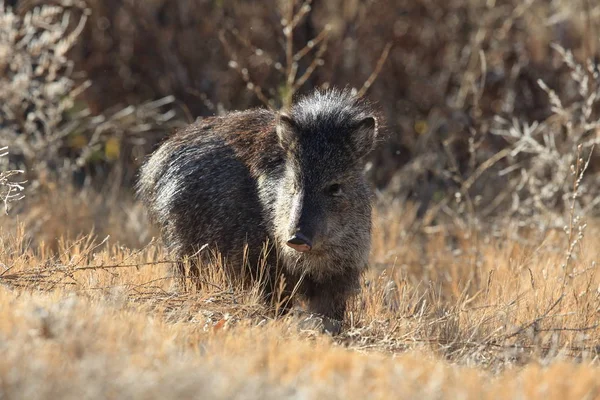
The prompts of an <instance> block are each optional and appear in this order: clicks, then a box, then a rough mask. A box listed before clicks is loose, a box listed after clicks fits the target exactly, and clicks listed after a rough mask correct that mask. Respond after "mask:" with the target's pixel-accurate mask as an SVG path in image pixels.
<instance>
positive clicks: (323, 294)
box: [305, 277, 358, 335]
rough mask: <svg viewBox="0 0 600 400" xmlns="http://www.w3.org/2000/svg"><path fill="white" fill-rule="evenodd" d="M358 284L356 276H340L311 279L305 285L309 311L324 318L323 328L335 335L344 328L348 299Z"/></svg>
mask: <svg viewBox="0 0 600 400" xmlns="http://www.w3.org/2000/svg"><path fill="white" fill-rule="evenodd" d="M357 284H358V278H356V277H340V278H338V279H331V280H328V281H325V282H314V281H311V280H309V281H308V282H306V285H305V295H306V298H307V299H308V311H309V312H310V313H313V314H317V315H318V316H320V317H321V318H322V329H323V330H324V331H327V332H329V333H331V334H333V335H337V334H339V333H340V331H341V330H342V321H343V319H344V313H345V312H346V301H347V300H348V297H349V296H350V293H351V290H352V288H354V287H356V285H357Z"/></svg>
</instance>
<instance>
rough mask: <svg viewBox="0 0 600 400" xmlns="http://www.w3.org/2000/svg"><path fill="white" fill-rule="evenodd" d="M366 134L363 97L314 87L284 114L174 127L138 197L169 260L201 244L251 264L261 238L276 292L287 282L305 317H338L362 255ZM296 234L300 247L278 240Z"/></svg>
mask: <svg viewBox="0 0 600 400" xmlns="http://www.w3.org/2000/svg"><path fill="white" fill-rule="evenodd" d="M376 136H377V120H376V118H375V116H374V113H373V110H372V109H371V107H370V106H369V104H368V103H367V102H366V101H364V100H361V99H357V98H355V97H354V96H352V95H351V94H350V92H349V91H340V90H329V91H323V92H321V91H315V92H314V93H312V94H311V95H309V96H306V97H303V98H301V99H300V100H299V101H297V102H296V103H295V104H294V105H293V106H292V108H291V109H290V110H288V111H287V112H281V113H276V112H273V111H269V110H265V109H253V110H248V111H243V112H232V113H229V114H226V115H224V116H219V117H211V118H205V119H202V120H200V121H198V122H196V123H194V124H192V125H190V126H188V127H187V128H185V129H183V130H181V131H179V132H177V133H176V134H175V135H173V136H172V137H171V138H169V139H168V140H166V141H165V142H164V143H163V144H162V145H161V146H160V148H159V149H158V150H157V151H156V152H155V153H154V154H153V155H152V156H151V157H150V159H149V160H148V161H147V162H146V164H145V165H144V166H143V168H142V170H141V175H140V180H139V185H138V194H139V196H140V198H141V199H143V201H144V202H145V204H146V205H147V207H148V209H149V212H150V215H151V216H152V217H153V219H154V220H155V222H156V223H157V224H158V225H159V226H160V227H161V228H162V233H163V238H164V241H165V242H166V244H167V245H168V246H169V247H170V249H171V250H172V251H173V252H174V254H175V256H176V257H183V256H186V255H191V254H194V253H195V252H196V251H198V250H199V249H200V248H201V246H203V245H205V244H206V245H208V246H209V247H211V248H214V249H218V251H219V252H220V253H221V254H222V255H223V256H224V257H225V258H226V260H227V261H226V263H227V265H228V266H229V268H233V270H234V271H235V270H237V271H240V270H241V268H242V264H243V260H244V259H246V260H247V261H248V262H249V265H250V266H252V267H257V266H258V262H259V259H260V257H261V254H264V253H263V246H264V244H265V242H267V241H268V243H271V244H273V245H274V251H271V252H269V256H268V259H267V265H268V268H269V269H270V275H271V276H275V273H274V272H275V268H278V266H279V267H282V270H283V272H284V275H285V277H286V281H287V283H288V288H287V293H289V292H290V291H291V288H294V287H295V288H296V290H297V293H299V294H300V295H303V296H305V298H306V299H307V302H308V307H309V311H310V312H313V313H316V314H319V315H322V316H325V317H328V318H329V319H333V320H338V321H340V320H342V319H343V317H344V312H345V306H346V300H347V298H348V296H349V295H350V294H351V293H352V291H354V290H355V289H356V288H357V287H358V284H359V277H360V274H361V272H362V271H363V270H364V268H365V267H366V265H367V259H368V255H369V250H370V243H371V194H370V189H369V187H368V184H367V182H366V180H365V178H364V174H363V171H364V162H365V161H364V159H365V156H366V155H367V154H368V153H369V152H370V151H371V149H372V148H373V145H374V142H375V140H376ZM297 231H302V232H303V234H305V235H307V236H308V237H310V239H311V242H312V249H311V250H310V251H308V252H299V251H296V250H294V249H293V248H291V247H289V246H287V245H286V242H287V241H288V239H289V238H290V237H291V236H292V235H293V234H294V233H295V232H297ZM246 245H247V246H248V254H247V257H246V258H244V249H245V246H246ZM196 265H197V264H194V265H193V267H192V270H191V272H192V273H193V274H197V273H198V271H197V270H194V269H195V268H197V266H196ZM274 285H275V283H273V282H271V285H270V286H268V287H267V289H266V291H267V294H269V292H271V291H273V290H274V287H273V286H274Z"/></svg>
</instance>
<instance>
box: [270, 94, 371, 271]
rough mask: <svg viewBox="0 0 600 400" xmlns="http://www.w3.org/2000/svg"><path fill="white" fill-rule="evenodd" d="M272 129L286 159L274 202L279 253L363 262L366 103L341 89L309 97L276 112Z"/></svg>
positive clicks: (367, 208) (367, 212)
mask: <svg viewBox="0 0 600 400" xmlns="http://www.w3.org/2000/svg"><path fill="white" fill-rule="evenodd" d="M276 130H277V136H278V140H279V144H280V146H281V147H282V148H283V149H284V150H285V154H286V156H285V158H286V164H285V172H284V176H283V178H282V179H281V182H279V187H278V197H277V201H276V226H277V232H278V236H279V238H278V239H279V241H280V242H283V243H282V244H283V245H284V246H283V251H285V252H287V253H288V254H292V255H296V256H302V257H305V258H310V257H312V258H314V257H320V256H323V255H327V256H328V257H330V258H331V256H332V255H333V256H334V257H338V259H339V260H340V261H341V260H343V259H345V258H347V257H348V258H352V257H353V253H356V252H360V253H361V257H363V255H362V253H365V252H366V253H368V250H369V248H370V229H371V202H370V191H369V188H368V185H367V183H366V181H365V178H364V173H363V172H364V163H365V156H366V155H367V154H368V153H369V152H370V151H371V149H372V148H373V145H374V142H375V139H376V136H377V120H376V118H375V116H374V115H373V113H372V112H371V110H370V108H369V107H368V104H367V103H366V102H364V101H362V100H360V99H357V98H355V97H353V96H352V95H351V94H350V93H349V92H347V91H343V92H341V91H327V92H323V93H321V92H315V94H313V95H311V96H308V97H305V98H303V99H301V100H300V101H299V102H297V103H296V104H295V105H294V106H293V107H292V108H291V110H289V111H288V112H281V113H280V114H279V115H278V119H277V125H276ZM342 253H345V256H342ZM346 256H347V257H346ZM354 258H356V256H354ZM363 258H364V257H363ZM364 261H366V260H364Z"/></svg>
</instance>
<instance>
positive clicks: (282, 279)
mask: <svg viewBox="0 0 600 400" xmlns="http://www.w3.org/2000/svg"><path fill="white" fill-rule="evenodd" d="M271 271H272V272H271V276H269V278H268V280H267V284H266V287H265V300H266V302H267V304H269V305H270V306H272V307H274V308H275V311H276V313H277V315H278V316H282V315H285V314H287V313H288V312H289V311H290V309H291V308H292V304H293V300H292V293H293V290H294V285H295V283H296V280H295V279H294V278H293V277H292V276H283V275H282V274H280V273H277V272H276V271H275V269H274V268H273V269H272V270H271Z"/></svg>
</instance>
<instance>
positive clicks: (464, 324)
mask: <svg viewBox="0 0 600 400" xmlns="http://www.w3.org/2000/svg"><path fill="white" fill-rule="evenodd" d="M8 221H13V220H12V219H9V220H8ZM572 221H573V225H572V226H570V227H567V229H566V231H553V230H548V231H546V232H544V233H543V234H542V233H540V232H539V231H530V232H524V231H523V229H519V230H518V229H514V228H511V227H510V225H506V226H504V227H502V228H497V229H496V230H495V231H493V232H492V231H486V230H483V229H478V228H476V227H474V226H470V225H469V224H465V225H464V226H462V227H459V226H457V225H456V224H454V225H453V224H449V225H439V226H438V227H436V228H435V229H434V228H431V227H429V228H427V229H425V228H423V227H420V226H419V223H418V220H416V219H414V218H412V217H411V212H410V209H406V208H405V209H401V208H399V207H395V206H388V207H385V208H384V207H379V208H378V209H377V212H376V215H375V229H374V233H373V251H372V257H371V265H370V269H369V271H368V272H367V273H366V275H365V277H364V281H363V287H362V290H361V293H360V294H358V295H357V296H356V297H355V298H354V299H353V300H352V302H351V304H350V308H349V311H348V313H347V318H346V322H345V325H344V330H343V332H342V334H341V335H339V336H337V337H331V336H328V335H324V334H321V333H319V332H316V331H311V330H302V329H301V328H300V326H301V325H300V324H299V323H298V322H299V321H300V320H301V319H302V318H303V317H304V315H303V314H302V312H301V306H298V309H297V311H296V312H295V313H294V315H291V316H287V317H284V318H274V314H273V312H272V310H271V309H270V308H269V307H266V306H265V305H264V304H262V303H261V302H260V300H259V296H258V292H259V291H258V287H257V286H256V285H255V286H253V287H249V288H248V287H246V288H243V287H242V286H241V285H239V284H238V283H236V282H232V281H230V280H228V279H227V278H226V277H225V276H224V274H223V273H222V272H221V271H222V269H221V267H220V265H219V263H218V262H217V263H214V264H211V265H206V266H205V267H204V268H203V274H202V277H201V284H200V288H199V289H198V290H189V291H187V292H181V291H180V292H176V291H174V289H173V285H172V279H171V278H170V274H169V268H170V262H169V261H170V259H169V257H168V255H167V253H166V252H165V250H164V247H163V246H162V245H161V243H160V241H158V240H155V241H152V242H150V243H149V244H147V245H146V246H144V247H142V248H141V249H138V250H133V249H129V248H127V247H124V246H122V245H120V244H119V243H116V241H114V240H113V239H111V238H106V239H105V240H103V239H104V238H95V239H93V238H92V236H91V235H85V236H83V237H81V238H80V239H78V240H63V241H61V242H60V243H59V244H57V245H56V247H55V248H53V246H50V245H48V244H44V243H42V242H39V241H36V240H35V238H34V237H31V235H28V234H27V229H24V228H23V225H22V222H18V221H16V222H14V223H9V224H4V225H5V226H4V227H3V228H1V233H0V305H2V306H1V307H0V354H2V355H3V357H2V358H1V359H0V398H27V399H36V398H39V399H48V398H78V399H80V398H148V399H152V398H170V397H173V398H175V397H177V398H186V397H200V398H282V397H292V398H324V397H327V398H350V399H352V398H357V399H362V398H366V397H374V398H392V397H393V398H419V399H428V398H457V397H460V398H498V397H504V398H519V397H526V398H544V399H554V398H556V399H564V398H585V399H592V398H599V397H600V367H599V366H598V362H597V354H598V350H599V346H600V328H599V325H598V313H599V310H600V299H599V297H600V286H599V282H600V280H599V279H598V277H597V273H596V270H597V269H596V268H597V267H596V264H595V262H594V260H596V259H597V258H598V255H599V253H600V249H599V248H598V247H597V246H596V240H595V239H594V238H596V237H597V233H598V225H597V224H596V223H595V222H594V221H588V224H587V226H584V225H583V221H580V220H578V219H577V218H573V220H572ZM51 223H52V221H49V220H48V219H47V220H46V224H48V226H49V225H51ZM19 224H21V225H20V226H21V228H19ZM121 231H123V229H121Z"/></svg>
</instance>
